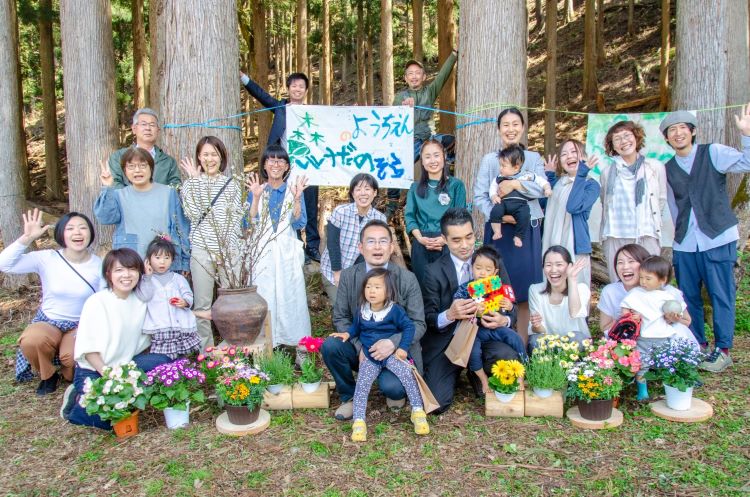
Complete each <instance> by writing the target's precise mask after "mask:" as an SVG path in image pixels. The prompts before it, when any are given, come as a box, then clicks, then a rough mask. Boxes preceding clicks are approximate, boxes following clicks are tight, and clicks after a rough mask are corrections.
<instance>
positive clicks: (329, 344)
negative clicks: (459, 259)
mask: <svg viewBox="0 0 750 497" xmlns="http://www.w3.org/2000/svg"><path fill="white" fill-rule="evenodd" d="M359 240H360V241H359V251H360V253H361V254H362V256H363V258H364V260H365V261H364V262H359V263H357V264H354V265H353V266H351V267H348V268H346V269H344V270H343V271H341V276H340V277H339V286H338V291H337V293H336V302H335V303H334V305H333V327H334V328H335V330H336V331H337V332H339V333H341V332H348V331H349V327H350V326H351V324H352V321H353V320H354V316H355V315H356V313H358V312H360V294H361V291H362V283H363V282H364V279H365V275H366V274H367V272H368V271H369V270H370V269H373V268H377V267H387V268H388V270H389V271H390V272H391V273H392V275H393V278H394V281H395V284H396V291H397V296H396V299H397V301H398V303H399V304H400V305H401V306H402V307H403V308H404V309H405V310H406V313H407V314H408V315H409V318H410V319H411V320H412V321H413V322H414V341H413V342H412V344H411V347H410V348H409V356H410V357H411V358H412V359H414V364H415V366H416V367H417V369H419V370H420V371H422V348H421V346H420V342H419V340H420V338H422V336H423V335H424V333H425V322H424V306H423V302H422V292H421V291H420V289H419V283H418V282H417V278H416V276H414V274H413V273H412V272H410V271H408V270H407V269H405V268H402V267H401V266H399V265H397V264H392V263H390V264H389V259H390V257H391V254H392V253H393V238H392V235H391V230H390V228H389V227H388V225H387V224H386V223H384V222H383V221H380V220H377V219H373V220H372V221H369V222H368V223H367V224H365V226H364V227H363V228H362V231H361V233H360V235H359ZM400 340H401V335H400V334H397V335H393V336H392V337H391V338H390V339H388V340H380V341H378V342H376V343H375V345H373V346H372V347H371V348H370V354H371V355H372V357H373V359H376V360H383V359H386V358H387V357H388V356H390V355H391V354H393V352H394V351H395V350H396V347H397V346H398V344H399V342H400ZM361 348H362V345H361V344H360V342H359V339H357V338H352V339H350V340H348V341H346V342H343V341H341V339H340V338H333V337H329V338H327V339H326V341H325V342H323V346H322V348H321V354H322V356H323V361H325V363H326V366H328V369H329V370H330V371H331V375H332V376H333V379H334V380H335V382H336V390H337V391H338V393H339V397H340V398H341V406H339V408H338V409H337V410H336V412H335V414H334V417H335V418H336V419H338V420H342V421H343V420H346V419H351V417H352V408H353V406H352V397H354V387H355V385H356V382H355V381H354V371H357V370H359V362H360V361H361V360H362V358H363V357H364V354H363V353H362V352H361ZM378 387H379V388H380V391H381V392H383V395H385V396H386V398H387V399H391V400H392V401H399V402H398V403H397V404H393V403H391V402H389V405H396V406H398V407H401V406H403V404H404V401H403V400H402V399H405V398H406V391H405V390H404V387H403V385H401V382H400V381H399V379H398V378H397V377H396V375H394V374H393V373H392V372H391V371H389V370H387V369H383V371H382V372H381V373H380V376H378Z"/></svg>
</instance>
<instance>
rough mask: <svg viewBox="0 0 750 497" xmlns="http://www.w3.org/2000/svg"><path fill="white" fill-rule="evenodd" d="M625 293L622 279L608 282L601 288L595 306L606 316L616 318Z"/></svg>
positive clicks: (618, 315)
mask: <svg viewBox="0 0 750 497" xmlns="http://www.w3.org/2000/svg"><path fill="white" fill-rule="evenodd" d="M627 294H628V291H627V290H625V285H623V284H622V281H616V282H614V283H610V284H609V285H607V286H605V287H604V288H602V293H601V295H600V296H599V303H598V304H597V306H596V307H597V309H599V310H600V311H601V312H603V313H604V314H606V315H607V316H610V317H611V318H614V319H617V318H619V317H620V314H621V312H620V304H622V299H624V298H625V295H627ZM602 331H604V330H602Z"/></svg>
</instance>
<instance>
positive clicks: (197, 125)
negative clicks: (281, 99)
mask: <svg viewBox="0 0 750 497" xmlns="http://www.w3.org/2000/svg"><path fill="white" fill-rule="evenodd" d="M282 107H285V105H277V106H275V107H266V108H263V109H257V110H251V111H249V112H240V113H239V114H232V115H231V116H226V117H215V118H213V119H209V120H207V121H203V122H200V123H186V124H175V123H170V124H165V125H164V126H162V127H163V128H167V129H180V128H211V129H236V130H237V131H242V128H241V127H240V126H231V125H218V124H212V123H215V122H218V121H226V120H228V119H237V118H240V117H243V116H249V115H250V114H257V113H259V112H267V111H271V110H276V109H280V108H282Z"/></svg>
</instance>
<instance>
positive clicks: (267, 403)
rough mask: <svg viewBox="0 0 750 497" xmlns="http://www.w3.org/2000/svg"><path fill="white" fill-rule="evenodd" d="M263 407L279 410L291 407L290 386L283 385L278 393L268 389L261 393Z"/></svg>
mask: <svg viewBox="0 0 750 497" xmlns="http://www.w3.org/2000/svg"><path fill="white" fill-rule="evenodd" d="M261 407H262V408H263V409H269V410H271V411H279V410H283V409H291V408H292V387H290V386H284V388H282V389H281V392H279V393H278V395H274V394H272V393H271V392H269V391H268V390H266V391H265V393H264V394H263V404H262V406H261Z"/></svg>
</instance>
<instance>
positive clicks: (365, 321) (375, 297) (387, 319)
mask: <svg viewBox="0 0 750 497" xmlns="http://www.w3.org/2000/svg"><path fill="white" fill-rule="evenodd" d="M395 296H396V287H395V285H394V283H393V277H392V276H391V273H390V272H389V271H388V270H387V269H383V268H376V269H372V270H370V271H369V272H368V273H367V274H366V275H365V280H364V282H363V283H362V291H361V293H360V303H361V307H360V311H359V312H358V313H357V314H356V315H355V316H354V322H352V325H351V327H350V328H349V332H348V333H331V336H333V337H338V338H341V339H342V340H343V341H347V340H349V339H350V338H355V337H358V338H359V340H360V342H361V343H362V349H361V353H360V358H362V353H363V354H364V358H363V359H362V360H361V362H360V365H359V374H358V375H357V386H356V388H355V389H354V416H353V418H354V424H353V425H352V441H354V442H364V441H365V440H367V425H366V424H365V413H366V411H367V397H368V396H369V395H370V389H371V388H372V384H373V382H374V381H375V379H376V378H377V377H378V375H379V374H380V372H381V371H382V370H383V368H384V367H385V368H387V369H388V370H389V371H391V372H393V374H395V375H396V377H397V378H398V379H399V380H400V381H401V384H402V385H403V386H404V389H405V390H406V395H407V396H408V397H409V403H410V404H411V408H412V412H411V421H412V423H413V424H414V433H416V434H417V435H426V434H428V433H429V432H430V426H429V425H428V424H427V415H426V414H425V412H424V404H423V403H422V396H421V395H420V393H419V388H418V387H417V382H416V380H415V379H414V375H413V374H412V371H411V366H409V364H408V363H407V362H406V359H407V350H409V347H410V346H411V342H412V340H413V339H414V323H412V322H411V319H409V316H408V315H407V314H406V311H405V310H404V308H403V307H401V306H400V305H398V304H397V303H395V302H394V299H395ZM397 333H401V341H400V343H399V345H398V348H397V349H396V352H394V353H393V355H391V356H390V357H388V358H387V359H385V360H384V361H376V360H375V359H373V358H372V356H371V355H370V352H369V349H370V347H371V346H373V345H374V344H375V342H377V341H378V340H382V339H384V338H385V339H387V338H390V337H391V336H392V335H395V334H397Z"/></svg>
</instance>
